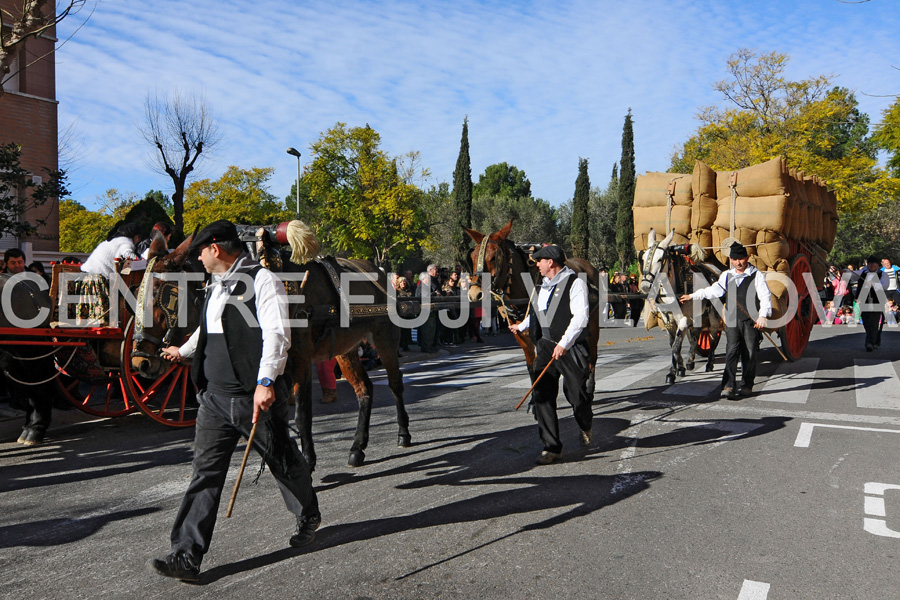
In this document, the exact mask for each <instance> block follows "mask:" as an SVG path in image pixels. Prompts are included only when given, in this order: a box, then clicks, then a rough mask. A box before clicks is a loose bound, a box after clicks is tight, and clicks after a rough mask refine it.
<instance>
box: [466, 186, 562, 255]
mask: <svg viewBox="0 0 900 600" xmlns="http://www.w3.org/2000/svg"><path fill="white" fill-rule="evenodd" d="M510 219H512V220H513V228H512V233H511V234H510V238H511V239H512V240H514V241H516V242H538V243H540V242H552V243H555V244H562V243H563V241H564V238H563V237H562V236H561V235H560V231H559V222H558V215H557V211H556V210H555V209H554V208H553V207H552V206H550V203H549V202H547V201H546V200H542V199H540V198H532V197H531V196H526V197H523V198H510V197H508V196H499V197H497V196H476V197H475V199H474V200H473V202H472V222H473V224H474V226H473V229H476V230H478V231H480V232H482V233H484V234H488V233H493V232H495V231H499V230H500V229H501V228H502V227H503V226H504V225H506V224H507V223H508V222H509V220H510Z"/></svg>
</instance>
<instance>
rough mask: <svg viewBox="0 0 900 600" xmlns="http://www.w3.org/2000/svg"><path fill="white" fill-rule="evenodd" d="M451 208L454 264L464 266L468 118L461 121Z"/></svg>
mask: <svg viewBox="0 0 900 600" xmlns="http://www.w3.org/2000/svg"><path fill="white" fill-rule="evenodd" d="M452 197H453V208H454V212H455V213H456V226H455V227H454V231H453V238H452V239H453V244H454V249H453V251H454V253H455V254H456V257H455V258H456V264H457V265H460V266H465V265H466V263H467V259H466V257H467V255H468V253H469V236H468V235H466V232H465V231H463V227H472V167H471V163H470V161H469V117H468V116H467V117H466V118H465V119H463V127H462V139H460V142H459V157H458V158H457V159H456V169H455V170H454V171H453V196H452Z"/></svg>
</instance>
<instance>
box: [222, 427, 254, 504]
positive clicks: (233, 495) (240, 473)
mask: <svg viewBox="0 0 900 600" xmlns="http://www.w3.org/2000/svg"><path fill="white" fill-rule="evenodd" d="M257 425H259V421H257V422H256V423H254V424H253V429H251V430H250V437H249V438H248V439H247V449H246V450H244V460H242V461H241V470H240V471H238V477H237V481H235V482H234V490H233V491H232V492H231V500H230V501H229V502H228V512H226V513H225V518H226V519H230V518H231V509H232V508H234V501H235V499H236V498H237V493H238V487H240V485H241V479H242V478H243V477H244V467H246V466H247V458H248V457H249V456H250V448H251V447H252V446H253V438H254V436H256V426H257Z"/></svg>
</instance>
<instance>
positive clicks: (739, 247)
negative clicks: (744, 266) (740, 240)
mask: <svg viewBox="0 0 900 600" xmlns="http://www.w3.org/2000/svg"><path fill="white" fill-rule="evenodd" d="M748 256H749V254H747V249H746V248H745V247H744V245H743V244H732V245H731V252H730V253H729V254H728V258H747V257H748Z"/></svg>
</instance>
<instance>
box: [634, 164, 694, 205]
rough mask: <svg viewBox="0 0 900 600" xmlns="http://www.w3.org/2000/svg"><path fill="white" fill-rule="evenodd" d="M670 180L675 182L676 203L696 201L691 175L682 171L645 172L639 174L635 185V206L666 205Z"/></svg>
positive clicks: (685, 203) (682, 203) (684, 203)
mask: <svg viewBox="0 0 900 600" xmlns="http://www.w3.org/2000/svg"><path fill="white" fill-rule="evenodd" d="M669 182H674V187H675V193H674V194H673V200H674V204H676V205H678V206H690V205H691V204H692V203H693V201H694V194H693V192H692V191H691V176H690V175H685V174H682V173H644V174H643V175H639V176H638V178H637V182H636V183H635V185H634V204H633V205H632V206H634V207H635V208H637V207H642V208H646V207H650V206H666V204H667V202H668V195H667V190H668V187H669Z"/></svg>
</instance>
